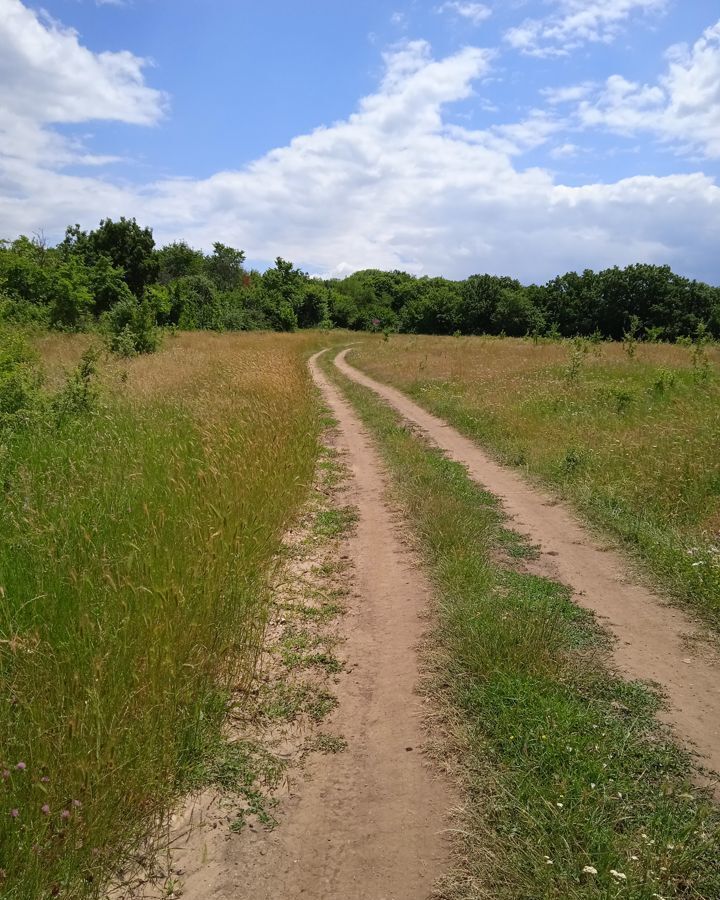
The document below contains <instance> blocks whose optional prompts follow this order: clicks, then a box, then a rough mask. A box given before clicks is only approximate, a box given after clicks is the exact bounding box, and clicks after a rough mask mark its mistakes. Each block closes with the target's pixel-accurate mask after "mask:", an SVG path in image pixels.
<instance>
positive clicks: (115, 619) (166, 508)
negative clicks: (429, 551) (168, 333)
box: [0, 334, 318, 900]
mask: <svg viewBox="0 0 720 900" xmlns="http://www.w3.org/2000/svg"><path fill="white" fill-rule="evenodd" d="M317 340H318V338H317V337H315V336H313V335H306V336H303V337H291V336H281V335H234V336H221V335H206V334H192V335H190V334H188V335H181V336H179V337H176V338H172V339H168V340H167V341H166V344H165V349H164V350H163V352H162V353H160V354H158V355H155V356H152V357H147V358H141V359H140V358H139V359H135V360H131V361H129V362H127V363H123V364H108V365H107V366H106V367H105V370H104V372H103V376H102V382H103V383H102V389H101V396H100V400H99V401H98V404H97V407H96V409H95V410H94V412H93V413H92V414H90V415H89V416H85V417H83V418H80V419H75V420H73V421H68V422H66V423H64V424H62V425H61V426H53V427H50V426H49V425H48V426H45V425H42V424H36V425H34V426H33V427H32V428H29V429H27V430H26V431H25V432H24V433H21V434H19V435H17V436H16V437H15V438H14V439H13V441H12V442H11V443H10V444H9V445H8V446H6V447H5V448H4V453H3V454H2V455H1V456H0V470H1V471H0V476H1V477H0V484H1V485H2V505H1V506H0V630H1V632H2V634H1V635H0V640H1V643H0V679H1V685H2V703H1V704H0V735H2V738H1V739H0V740H1V744H0V770H2V781H0V860H1V861H0V870H1V871H0V894H2V896H3V897H7V898H13V900H32V898H40V897H43V898H45V897H49V896H64V897H72V898H80V897H84V896H93V895H95V894H96V892H98V891H99V890H100V889H101V887H102V884H103V881H104V878H105V876H106V875H107V874H108V873H109V872H112V871H113V869H114V868H115V867H116V866H117V865H118V864H119V861H120V860H121V859H122V858H123V854H124V853H126V852H127V850H128V848H129V847H131V846H133V845H134V844H135V843H136V842H137V841H138V840H139V839H140V838H141V837H142V836H143V834H144V833H145V831H146V829H147V828H148V825H149V823H151V822H152V820H153V817H154V816H155V815H156V814H158V813H159V812H160V811H161V810H163V809H165V808H166V806H167V804H168V803H169V802H170V801H171V800H172V798H173V797H174V796H176V795H177V794H178V792H179V791H181V790H183V788H184V787H185V786H186V784H187V782H188V779H189V778H191V777H192V774H193V772H194V771H195V770H196V767H197V761H198V757H199V756H200V755H201V754H202V752H203V748H204V746H206V744H207V742H208V739H209V735H210V734H211V733H212V732H217V730H218V729H219V728H220V727H221V723H222V720H223V717H224V712H225V703H226V698H227V690H228V689H229V688H230V687H231V686H236V685H238V684H242V683H246V682H247V681H248V680H249V679H250V677H251V675H252V670H253V665H254V662H255V657H256V654H257V651H258V647H259V644H260V641H261V639H262V634H263V627H264V622H265V608H266V607H265V600H266V594H265V591H266V585H267V583H268V575H269V571H270V569H271V566H272V563H273V558H274V555H275V553H276V551H277V549H278V546H279V541H280V538H281V535H282V533H283V530H284V529H285V528H286V527H287V525H288V523H289V521H290V520H291V518H292V516H293V514H294V513H295V511H296V510H297V508H298V504H299V503H300V502H301V501H302V499H303V497H304V494H305V489H306V486H307V485H308V483H309V481H310V479H311V477H312V472H313V467H314V461H315V457H316V451H317V434H318V419H317V409H316V403H315V398H314V394H313V391H312V389H311V387H310V384H309V382H308V376H307V372H306V368H305V355H306V352H308V351H309V349H310V347H311V346H314V345H315V343H317ZM80 343H82V342H80ZM79 349H80V348H79V346H78V344H77V343H74V339H72V338H68V339H66V340H60V339H57V338H56V339H54V340H52V341H44V342H41V343H40V350H41V352H43V353H44V355H45V363H46V365H47V368H48V370H49V371H50V372H51V373H52V372H56V371H57V370H58V368H61V367H62V365H63V364H64V363H65V362H67V361H72V359H73V358H74V356H75V355H76V353H77V351H78V350H79ZM51 377H52V376H51Z"/></svg>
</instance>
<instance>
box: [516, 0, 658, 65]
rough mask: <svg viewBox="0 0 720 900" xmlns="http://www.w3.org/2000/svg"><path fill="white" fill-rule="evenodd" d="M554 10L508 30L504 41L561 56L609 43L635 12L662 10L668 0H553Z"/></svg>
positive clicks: (537, 52) (529, 51) (526, 49)
mask: <svg viewBox="0 0 720 900" xmlns="http://www.w3.org/2000/svg"><path fill="white" fill-rule="evenodd" d="M554 2H555V5H556V6H557V7H558V9H557V11H556V12H555V13H554V14H551V15H550V16H548V17H546V18H543V19H526V20H525V21H524V22H523V23H522V24H521V25H518V26H515V27H514V28H510V29H508V31H507V32H506V33H505V40H506V41H507V42H508V43H509V44H510V45H511V46H512V47H514V48H515V49H516V50H520V51H521V52H523V53H527V54H529V55H533V56H562V55H565V54H567V53H569V52H570V51H571V50H574V49H575V48H577V47H580V46H582V45H583V44H586V43H592V42H602V43H610V42H611V41H613V40H615V38H616V37H617V36H618V34H619V33H620V32H621V30H622V27H623V25H624V24H625V23H626V22H627V20H628V19H630V18H631V17H632V16H633V15H635V14H637V13H645V14H653V13H661V12H662V11H663V10H664V9H665V8H666V7H667V3H668V0H554Z"/></svg>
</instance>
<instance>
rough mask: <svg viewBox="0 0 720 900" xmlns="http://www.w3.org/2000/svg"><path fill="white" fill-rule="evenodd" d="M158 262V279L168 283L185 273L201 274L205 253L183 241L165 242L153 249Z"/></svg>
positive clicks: (183, 275) (161, 282)
mask: <svg viewBox="0 0 720 900" xmlns="http://www.w3.org/2000/svg"><path fill="white" fill-rule="evenodd" d="M155 258H156V260H157V263H158V281H159V283H160V284H170V283H171V282H172V281H175V280H176V279H178V278H184V277H186V276H187V275H202V274H203V270H204V267H205V254H204V253H203V252H202V250H195V249H193V248H192V247H191V246H190V245H189V244H187V243H185V241H175V242H174V243H172V244H166V246H164V247H161V248H160V249H159V250H156V251H155Z"/></svg>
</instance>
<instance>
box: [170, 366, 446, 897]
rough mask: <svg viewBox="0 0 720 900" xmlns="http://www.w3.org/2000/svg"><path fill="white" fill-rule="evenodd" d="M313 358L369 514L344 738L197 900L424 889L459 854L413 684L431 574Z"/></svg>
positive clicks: (215, 865)
mask: <svg viewBox="0 0 720 900" xmlns="http://www.w3.org/2000/svg"><path fill="white" fill-rule="evenodd" d="M310 369H311V372H312V375H313V378H314V379H315V382H316V384H317V385H318V386H319V387H320V390H321V391H322V394H323V398H324V400H325V402H326V403H327V405H328V406H329V407H330V409H331V410H332V413H333V415H334V416H335V418H336V419H337V420H338V423H339V439H338V444H337V449H338V450H339V451H340V452H341V453H343V454H344V462H345V463H346V464H347V465H348V466H349V468H350V471H351V478H350V483H349V488H348V492H347V493H346V494H345V495H344V498H343V500H344V502H345V503H347V504H353V505H355V506H356V507H357V508H358V512H359V519H358V523H357V528H356V531H355V533H354V534H353V535H352V536H351V537H350V538H349V539H348V540H347V543H346V546H345V548H344V550H343V552H344V553H347V554H348V555H349V557H350V560H351V563H352V566H351V568H350V570H349V572H350V577H351V578H352V579H353V583H352V599H351V602H350V604H349V609H348V614H347V615H346V617H345V619H344V623H343V625H342V630H343V631H344V632H345V635H346V638H347V640H346V643H345V644H344V646H343V654H342V655H343V657H344V658H345V659H346V660H347V664H348V667H349V672H348V673H347V674H345V675H344V676H341V678H340V683H339V685H338V687H337V697H338V700H339V705H338V707H337V709H336V711H335V712H334V713H333V714H332V715H331V717H330V718H329V719H328V720H327V722H326V723H325V724H326V725H327V727H329V728H330V730H332V731H333V732H335V733H338V734H342V735H343V736H344V738H345V739H346V740H347V749H346V750H345V751H344V752H342V753H338V754H336V755H330V756H325V757H317V756H315V757H313V758H312V759H311V761H310V762H309V764H308V769H307V777H303V778H302V779H301V781H300V782H299V783H298V784H297V785H296V787H295V790H294V791H293V795H292V797H290V798H289V799H288V800H287V801H285V802H284V803H283V810H282V813H281V820H282V821H281V825H280V827H279V828H277V829H276V830H275V831H274V832H272V833H271V834H269V835H268V834H263V835H257V836H253V837H252V838H251V839H250V840H248V841H246V842H245V843H244V844H243V846H242V848H241V849H239V850H238V847H237V845H233V844H227V849H226V851H225V852H224V853H220V854H219V856H218V857H217V858H216V859H214V860H213V861H212V863H211V864H210V865H207V866H205V867H203V869H202V871H201V873H199V876H198V877H196V878H194V879H192V880H191V883H190V884H188V885H187V892H186V893H184V894H183V897H189V898H194V900H195V898H196V900H200V898H203V900H220V898H223V900H224V898H245V897H247V898H253V900H294V898H298V897H307V898H311V900H361V898H362V900H425V898H427V897H429V896H430V893H431V891H432V887H433V884H434V882H435V880H436V879H437V878H438V877H439V876H440V875H441V874H442V873H443V871H444V868H445V865H446V862H447V859H448V857H449V848H448V847H447V846H446V839H445V837H444V829H445V828H446V812H447V809H448V806H449V802H450V801H449V793H448V790H447V789H446V787H445V785H444V784H443V783H442V782H441V781H440V780H439V778H438V777H437V776H436V775H435V774H434V773H433V772H432V771H431V769H430V767H429V764H428V762H427V760H426V757H424V755H423V753H422V744H423V734H422V723H421V719H422V712H423V710H422V706H423V701H422V699H421V697H420V696H419V695H418V694H417V693H416V688H417V683H418V679H419V669H418V653H417V645H418V643H419V642H420V640H421V638H422V634H423V630H424V625H423V619H422V616H423V613H424V612H425V610H426V606H427V601H428V598H429V591H430V589H429V585H428V583H427V581H426V579H425V577H424V575H423V574H422V570H421V568H420V566H419V562H418V559H417V558H416V556H415V554H414V552H413V551H412V550H411V549H410V548H409V547H408V546H407V545H406V544H404V543H403V542H402V539H401V534H402V528H401V526H400V525H399V524H398V521H397V516H396V515H395V514H394V513H393V511H392V510H391V509H390V508H389V507H388V505H387V502H386V498H385V470H384V467H383V464H382V462H381V460H380V458H379V456H378V453H377V451H376V450H375V449H374V447H373V446H372V444H371V443H370V441H369V438H368V436H367V434H366V433H365V431H364V429H363V427H362V425H361V424H360V422H359V420H358V418H357V417H356V415H355V413H354V412H353V411H352V409H351V407H350V406H349V404H347V403H346V402H345V401H344V400H343V399H342V398H341V396H340V394H339V393H338V391H337V390H336V389H335V388H334V387H333V386H331V385H330V384H329V383H328V382H327V380H326V379H325V377H324V376H323V374H322V373H321V372H320V371H319V369H318V367H317V365H316V363H315V357H313V359H312V360H311V361H310Z"/></svg>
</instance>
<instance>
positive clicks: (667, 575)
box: [350, 336, 720, 628]
mask: <svg viewBox="0 0 720 900" xmlns="http://www.w3.org/2000/svg"><path fill="white" fill-rule="evenodd" d="M703 353H704V354H705V356H704V357H703V360H704V361H703V360H700V362H698V359H697V351H696V350H694V349H693V348H685V347H677V346H669V345H639V346H638V347H637V349H636V353H635V356H634V357H633V358H630V357H629V356H628V355H627V353H626V352H624V351H623V348H622V346H621V345H619V344H607V343H602V344H599V345H595V346H593V345H592V344H590V343H588V342H584V343H581V344H580V345H578V344H577V343H576V342H562V343H555V344H552V343H541V344H538V345H535V344H533V342H532V341H530V340H515V339H506V340H498V339H487V338H461V339H453V338H424V337H419V338H406V337H399V336H398V337H393V338H392V339H391V341H389V342H387V343H385V342H381V341H375V342H368V343H366V344H365V345H363V347H362V348H360V349H358V350H353V352H352V354H351V356H350V361H351V362H356V363H357V365H359V366H360V368H362V369H363V370H364V371H367V372H368V374H370V375H372V376H374V377H376V378H378V379H380V380H381V381H386V382H390V383H392V384H394V385H395V386H397V387H399V388H400V389H402V390H404V391H406V392H407V393H408V395H409V396H411V397H412V398H413V399H414V400H416V401H417V402H418V403H419V404H420V405H421V406H424V407H425V408H427V409H429V410H430V411H432V412H434V413H436V414H437V415H439V416H441V417H442V418H444V419H445V420H447V421H448V422H450V423H451V424H452V425H454V426H455V427H456V428H458V429H459V430H460V431H461V432H463V433H464V434H466V435H467V436H468V437H470V438H472V439H474V440H476V441H477V442H478V443H480V444H482V445H484V446H486V447H487V448H488V449H490V450H491V451H493V452H494V453H495V455H496V456H497V457H498V458H499V459H500V461H501V462H504V463H507V464H510V465H514V466H518V467H520V468H521V469H523V470H524V471H525V472H526V473H528V474H529V475H530V476H532V477H535V478H538V479H539V480H540V481H541V482H542V483H543V484H545V485H547V486H549V487H550V488H552V489H554V490H555V491H557V492H559V493H560V494H561V495H563V496H565V497H567V498H568V499H569V500H570V501H571V502H572V503H573V504H574V505H575V506H576V508H577V509H578V510H579V511H580V512H581V513H582V514H583V515H584V516H585V517H586V518H587V519H588V520H589V521H590V522H592V523H593V524H594V525H597V526H599V527H600V528H601V529H603V530H604V531H606V532H607V533H609V534H611V535H613V536H615V537H617V538H619V539H620V540H621V541H622V542H623V544H624V545H625V547H626V548H627V549H628V550H630V551H631V552H632V553H634V554H635V555H636V557H637V558H638V559H639V560H640V561H641V562H642V563H643V564H644V565H645V567H646V569H647V571H648V573H649V574H650V575H651V577H652V578H653V579H654V580H655V581H657V582H658V583H659V584H660V585H662V586H663V587H664V588H665V589H666V590H667V591H668V592H669V593H670V594H671V595H672V596H673V597H674V598H676V599H677V600H678V601H680V602H681V603H683V604H685V605H686V606H688V607H689V608H690V609H691V610H693V611H695V612H697V613H699V614H700V615H701V616H702V617H703V618H704V619H705V621H707V622H708V623H709V624H711V625H713V626H714V627H715V628H718V627H720V453H719V452H718V447H720V377H718V362H719V361H720V354H719V353H718V350H717V349H716V348H715V349H713V348H709V349H707V350H704V351H703Z"/></svg>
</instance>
